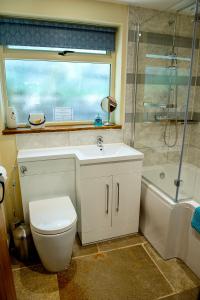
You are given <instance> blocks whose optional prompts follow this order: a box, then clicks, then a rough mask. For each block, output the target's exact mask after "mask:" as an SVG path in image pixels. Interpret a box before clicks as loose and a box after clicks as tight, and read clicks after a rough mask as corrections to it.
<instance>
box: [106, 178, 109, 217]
mask: <svg viewBox="0 0 200 300" xmlns="http://www.w3.org/2000/svg"><path fill="white" fill-rule="evenodd" d="M108 207H109V184H106V214H107V215H108Z"/></svg>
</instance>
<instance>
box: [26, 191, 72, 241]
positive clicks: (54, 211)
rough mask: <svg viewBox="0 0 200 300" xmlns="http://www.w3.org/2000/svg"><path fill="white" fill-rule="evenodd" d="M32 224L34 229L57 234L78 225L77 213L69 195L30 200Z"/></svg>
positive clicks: (44, 233) (47, 233)
mask: <svg viewBox="0 0 200 300" xmlns="http://www.w3.org/2000/svg"><path fill="white" fill-rule="evenodd" d="M29 213H30V224H31V228H32V230H33V231H35V232H37V233H40V234H43V235H55V234H59V233H63V232H66V231H68V230H70V229H71V228H72V227H73V226H74V225H76V221H77V215H76V211H75V209H74V206H73V204H72V202H71V199H70V198H69V197H68V196H65V197H55V198H49V199H42V200H37V201H32V202H29Z"/></svg>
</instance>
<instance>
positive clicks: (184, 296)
mask: <svg viewBox="0 0 200 300" xmlns="http://www.w3.org/2000/svg"><path fill="white" fill-rule="evenodd" d="M199 299H200V290H199V288H194V289H191V290H187V291H184V292H182V293H179V294H176V295H172V296H167V297H164V298H161V299H160V300H199Z"/></svg>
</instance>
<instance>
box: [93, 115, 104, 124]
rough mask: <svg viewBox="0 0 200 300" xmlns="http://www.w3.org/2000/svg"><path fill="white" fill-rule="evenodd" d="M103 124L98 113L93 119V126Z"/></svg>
mask: <svg viewBox="0 0 200 300" xmlns="http://www.w3.org/2000/svg"><path fill="white" fill-rule="evenodd" d="M102 125H103V121H102V118H101V117H100V115H99V114H98V115H97V116H96V118H95V119H94V126H102Z"/></svg>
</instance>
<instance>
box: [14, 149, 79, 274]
mask: <svg viewBox="0 0 200 300" xmlns="http://www.w3.org/2000/svg"><path fill="white" fill-rule="evenodd" d="M18 166H19V174H20V186H21V193H22V205H23V212H24V221H25V223H27V224H30V227H31V232H32V236H33V240H34V244H35V247H36V249H37V252H38V254H39V256H40V259H41V261H42V263H43V265H44V267H45V268H46V269H47V270H48V271H50V272H58V271H62V270H64V269H66V268H67V267H68V266H69V264H70V260H71V255H72V248H73V243H74V239H75V234H76V222H77V215H76V210H75V207H76V197H75V162H74V159H46V157H45V158H43V157H41V152H40V151H39V153H38V151H36V150H35V151H34V150H32V151H28V153H27V152H26V151H25V153H22V154H21V153H20V155H19V154H18Z"/></svg>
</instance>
